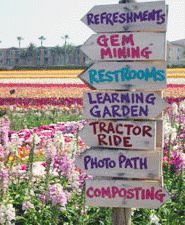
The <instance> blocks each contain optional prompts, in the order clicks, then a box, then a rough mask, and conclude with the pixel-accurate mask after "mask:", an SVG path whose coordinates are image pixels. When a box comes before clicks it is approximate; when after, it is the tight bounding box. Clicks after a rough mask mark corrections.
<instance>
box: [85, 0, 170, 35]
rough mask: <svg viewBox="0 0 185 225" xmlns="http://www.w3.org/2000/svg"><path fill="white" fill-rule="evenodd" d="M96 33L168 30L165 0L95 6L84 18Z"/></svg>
mask: <svg viewBox="0 0 185 225" xmlns="http://www.w3.org/2000/svg"><path fill="white" fill-rule="evenodd" d="M82 22H84V23H85V24H86V25H87V26H88V27H90V28H91V29H92V30H93V31H95V32H96V33H100V32H102V33H103V32H117V31H118V32H120V31H122V32H124V31H166V22H167V15H166V7H165V2H164V1H158V2H143V3H129V4H124V5H122V4H114V5H98V6H94V7H93V8H92V9H91V10H90V11H89V12H88V13H87V14H86V15H85V16H84V17H83V18H82Z"/></svg>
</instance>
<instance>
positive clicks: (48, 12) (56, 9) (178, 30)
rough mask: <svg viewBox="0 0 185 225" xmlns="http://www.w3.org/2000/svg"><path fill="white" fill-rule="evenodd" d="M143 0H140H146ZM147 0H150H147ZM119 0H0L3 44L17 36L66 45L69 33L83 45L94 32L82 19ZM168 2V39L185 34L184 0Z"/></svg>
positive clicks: (26, 40)
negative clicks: (98, 8)
mask: <svg viewBox="0 0 185 225" xmlns="http://www.w3.org/2000/svg"><path fill="white" fill-rule="evenodd" d="M143 1H144V0H142V1H141V0H138V2H143ZM145 1H146V2H147V1H148V0H145ZM116 3H118V0H0V5H1V7H0V40H1V43H0V48H3V47H12V46H15V47H18V42H17V36H21V37H23V38H24V40H23V41H22V42H21V47H26V46H28V45H29V43H30V42H32V43H34V44H36V45H37V46H39V45H40V41H39V40H38V37H39V36H41V35H44V36H45V37H46V40H45V41H44V45H45V46H56V45H63V43H64V41H63V40H62V39H61V36H64V35H65V34H68V35H69V37H70V39H69V40H68V42H70V43H73V44H74V45H80V44H83V43H84V42H85V40H86V39H87V38H88V37H89V36H90V35H91V34H92V33H93V32H92V31H91V29H89V28H88V27H87V26H86V25H84V24H83V23H82V22H81V21H80V19H81V18H82V17H83V16H84V15H85V14H86V13H87V12H88V11H89V10H90V9H91V8H92V7H93V6H94V5H102V4H116ZM166 3H167V4H168V5H169V19H168V28H167V29H168V31H167V39H168V40H169V41H173V40H177V39H183V38H185V0H166Z"/></svg>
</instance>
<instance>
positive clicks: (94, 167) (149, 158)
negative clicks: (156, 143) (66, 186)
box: [76, 148, 161, 180]
mask: <svg viewBox="0 0 185 225" xmlns="http://www.w3.org/2000/svg"><path fill="white" fill-rule="evenodd" d="M160 159H161V151H149V152H147V154H146V152H145V151H135V150H132V151H127V150H116V151H115V149H102V148H101V149H100V148H98V149H94V148H92V149H88V150H86V151H85V152H83V153H82V154H80V155H79V156H78V157H77V159H76V165H77V166H78V167H79V168H80V169H81V170H83V171H85V172H86V173H87V174H88V175H92V176H95V177H97V176H102V177H126V178H141V179H153V180H154V179H155V180H159V179H160V176H161V161H160Z"/></svg>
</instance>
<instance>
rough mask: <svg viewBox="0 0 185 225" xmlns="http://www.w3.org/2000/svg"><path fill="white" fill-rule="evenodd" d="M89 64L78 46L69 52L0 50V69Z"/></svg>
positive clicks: (34, 48)
mask: <svg viewBox="0 0 185 225" xmlns="http://www.w3.org/2000/svg"><path fill="white" fill-rule="evenodd" d="M89 63H90V61H89V59H88V57H87V56H86V55H85V54H84V53H83V52H81V50H80V46H77V47H72V50H71V51H70V52H67V51H66V52H65V50H64V48H62V47H59V46H56V47H33V46H32V47H28V48H15V47H12V48H1V49H0V68H6V69H13V68H14V67H19V68H21V67H27V66H28V67H40V66H42V67H49V66H69V65H75V66H85V65H88V64H89Z"/></svg>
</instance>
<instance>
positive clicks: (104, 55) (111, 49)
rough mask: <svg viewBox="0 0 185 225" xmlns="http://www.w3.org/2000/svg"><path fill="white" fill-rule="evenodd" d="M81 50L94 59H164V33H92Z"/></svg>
mask: <svg viewBox="0 0 185 225" xmlns="http://www.w3.org/2000/svg"><path fill="white" fill-rule="evenodd" d="M81 50H82V51H83V52H84V53H85V54H86V55H87V56H88V57H89V58H91V59H92V60H94V61H98V60H99V61H123V60H125V61H129V60H136V61H137V60H145V61H147V60H165V33H154V32H153V33H148V32H145V33H143V32H142V33H140V32H134V33H131V32H127V33H102V34H93V35H92V36H91V37H90V38H89V39H88V40H87V41H86V42H85V43H84V45H83V46H82V47H81Z"/></svg>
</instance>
